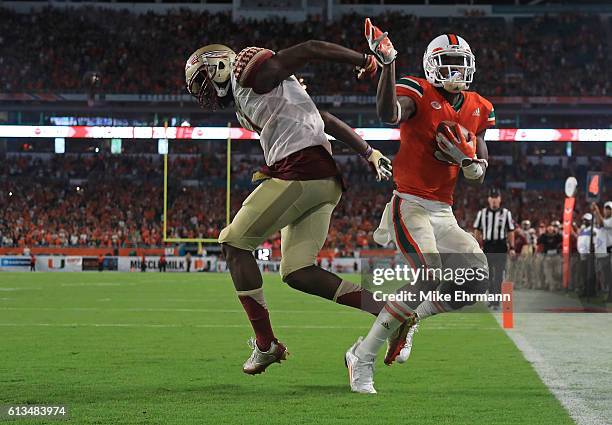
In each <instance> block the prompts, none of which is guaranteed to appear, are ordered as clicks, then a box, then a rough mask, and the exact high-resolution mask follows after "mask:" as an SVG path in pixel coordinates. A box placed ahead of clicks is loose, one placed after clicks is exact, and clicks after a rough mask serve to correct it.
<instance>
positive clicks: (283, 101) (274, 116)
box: [231, 47, 331, 166]
mask: <svg viewBox="0 0 612 425" xmlns="http://www.w3.org/2000/svg"><path fill="white" fill-rule="evenodd" d="M273 54H274V53H273V52H271V51H270V50H267V49H261V48H258V47H247V48H246V49H244V50H242V51H241V52H240V53H238V55H237V56H236V62H235V63H234V69H233V72H232V76H231V82H232V90H233V93H234V100H235V103H236V116H237V117H238V121H239V122H240V124H241V125H242V126H243V127H244V128H246V129H248V130H251V131H256V132H257V133H259V136H260V143H261V147H262V149H263V152H264V157H265V160H266V164H267V165H268V166H271V165H273V164H274V163H275V162H277V161H279V160H281V159H283V158H286V157H287V156H289V155H291V154H292V153H295V152H297V151H300V150H302V149H304V148H307V147H310V146H318V145H321V146H323V147H324V148H325V149H326V150H327V151H328V152H329V153H330V154H331V144H330V143H329V141H328V140H327V136H326V135H325V131H324V127H325V126H324V124H323V120H322V119H321V115H320V114H319V111H318V109H317V107H316V106H315V104H314V102H313V101H312V99H311V98H310V96H309V95H308V93H306V90H304V88H303V87H302V85H301V84H300V83H299V81H298V80H297V78H295V76H293V75H292V76H291V77H289V78H287V79H286V80H284V81H283V82H282V83H281V84H280V85H278V86H276V87H275V88H274V89H272V90H271V91H269V92H268V93H264V94H258V93H256V92H255V91H254V90H253V89H252V88H250V87H249V86H250V82H251V81H252V80H253V78H254V75H255V74H256V73H257V70H258V68H259V66H260V65H261V64H262V63H263V62H265V61H266V60H267V59H269V58H270V57H271V56H272V55H273Z"/></svg>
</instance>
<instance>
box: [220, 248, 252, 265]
mask: <svg viewBox="0 0 612 425" xmlns="http://www.w3.org/2000/svg"><path fill="white" fill-rule="evenodd" d="M221 253H222V254H223V256H224V257H225V261H226V262H227V263H228V264H232V263H233V262H235V261H236V260H237V259H238V258H239V257H240V256H241V255H245V254H246V255H252V254H251V252H250V251H247V250H245V249H242V248H236V247H235V246H231V245H228V244H227V243H222V244H221Z"/></svg>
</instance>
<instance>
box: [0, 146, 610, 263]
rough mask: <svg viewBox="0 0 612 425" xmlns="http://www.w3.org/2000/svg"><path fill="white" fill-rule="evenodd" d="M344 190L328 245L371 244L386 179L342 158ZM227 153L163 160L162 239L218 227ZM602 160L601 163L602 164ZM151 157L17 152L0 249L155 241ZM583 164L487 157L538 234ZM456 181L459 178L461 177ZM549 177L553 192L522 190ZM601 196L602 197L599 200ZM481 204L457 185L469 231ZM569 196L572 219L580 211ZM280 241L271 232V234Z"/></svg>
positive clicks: (239, 179) (157, 206)
mask: <svg viewBox="0 0 612 425" xmlns="http://www.w3.org/2000/svg"><path fill="white" fill-rule="evenodd" d="M232 158H233V161H232V193H231V196H232V214H234V213H235V212H236V211H237V210H238V208H239V207H240V204H241V202H242V200H243V199H244V198H245V197H246V196H247V195H248V193H249V192H250V191H251V190H252V185H251V184H250V178H251V173H252V172H253V171H254V170H255V169H256V167H257V164H258V163H257V162H256V160H255V159H253V157H252V156H249V155H243V156H240V155H238V156H236V157H232ZM339 160H340V161H339V162H340V167H341V170H342V172H343V176H344V178H345V180H346V182H347V183H348V186H349V189H348V191H347V192H346V193H345V194H344V196H343V197H342V200H341V202H340V204H339V205H338V207H337V208H336V210H335V212H334V215H333V219H332V223H331V226H330V231H329V235H328V238H327V242H326V246H325V247H326V248H329V249H334V250H335V251H336V252H337V254H339V255H352V254H353V253H354V252H355V251H356V250H358V249H367V248H377V247H378V246H377V245H376V244H375V243H374V241H373V240H372V232H373V231H374V230H375V228H376V226H377V225H378V222H379V220H380V216H381V214H382V211H383V209H384V206H385V204H386V203H387V202H388V200H389V198H390V194H391V190H392V187H391V184H390V183H386V184H377V183H376V182H375V181H374V180H373V178H372V175H371V173H370V172H369V170H368V168H367V166H366V164H365V163H364V162H363V161H362V160H361V159H360V158H357V157H354V156H340V157H339ZM225 162H226V161H225V156H224V154H216V155H193V154H192V155H177V156H175V157H174V158H173V159H171V160H170V163H169V170H170V174H169V190H168V236H171V237H182V238H210V237H216V236H218V233H219V231H220V229H222V228H223V227H224V225H225V196H226V191H225V173H226V170H225ZM611 165H612V164H610V161H606V162H605V163H599V162H597V160H596V159H593V160H592V161H591V163H590V167H591V168H592V169H600V170H603V171H604V172H606V173H607V175H610V174H612V170H610V169H609V168H610V166H611ZM606 167H608V169H606ZM162 169H163V168H162V163H161V157H160V156H159V155H102V154H98V155H93V154H85V155H74V154H72V155H63V156H59V155H46V156H45V155H23V154H21V155H15V156H12V157H11V158H10V160H9V161H7V164H6V166H5V167H3V169H2V170H1V171H0V204H1V205H3V206H4V207H3V208H2V210H0V246H21V247H25V246H29V247H32V246H77V245H79V246H95V247H109V248H111V247H132V246H159V245H161V243H162V229H161V226H162V211H163V210H162V208H163V189H162V187H163V186H162V184H163V173H162ZM586 171H587V167H586V166H576V165H572V166H570V167H562V166H559V165H557V164H552V165H547V164H538V165H537V166H533V165H532V164H531V165H530V164H529V163H528V162H527V159H526V158H525V157H520V159H516V160H514V161H513V162H512V163H511V164H507V163H506V162H504V161H501V160H492V161H491V164H490V168H489V172H488V176H487V180H488V183H489V184H490V185H496V186H499V187H504V186H505V184H506V183H507V182H515V183H521V182H522V183H525V184H527V182H528V185H527V186H526V187H527V188H526V189H519V188H515V189H509V190H506V191H504V195H503V198H504V199H503V206H504V207H506V208H509V209H510V210H511V211H512V213H513V215H514V217H515V220H516V221H517V223H518V222H520V221H522V220H530V222H531V223H532V224H533V226H534V227H535V229H536V231H537V232H538V234H540V233H542V232H544V231H545V229H546V226H547V225H548V224H550V223H551V222H553V221H556V220H561V215H562V203H563V196H562V194H561V187H562V182H563V180H564V179H565V178H566V177H567V176H569V175H574V176H576V177H577V178H578V179H579V180H581V181H584V179H585V176H586ZM460 182H461V180H460ZM542 182H546V183H547V184H548V186H550V183H551V182H557V183H558V184H557V186H559V187H558V188H556V190H554V191H553V190H551V189H548V190H542V189H540V188H538V189H537V190H536V189H531V190H530V189H529V185H535V186H536V187H538V184H539V183H542ZM605 199H607V198H605ZM485 205H486V190H483V188H480V187H473V186H469V185H465V184H461V183H460V184H459V186H458V189H457V192H456V197H455V207H454V209H455V214H456V216H457V220H458V221H459V224H460V225H462V226H464V227H465V228H471V226H472V223H473V220H474V218H475V216H476V212H477V210H478V209H480V208H482V207H483V206H485ZM588 210H589V206H588V205H587V204H586V202H584V200H583V199H581V198H579V199H578V202H577V217H580V216H581V214H583V213H584V212H587V211H588ZM269 243H270V245H271V246H272V247H279V246H280V239H279V235H275V236H274V237H273V238H271V239H270V241H269Z"/></svg>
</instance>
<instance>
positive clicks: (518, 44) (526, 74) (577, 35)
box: [0, 8, 612, 96]
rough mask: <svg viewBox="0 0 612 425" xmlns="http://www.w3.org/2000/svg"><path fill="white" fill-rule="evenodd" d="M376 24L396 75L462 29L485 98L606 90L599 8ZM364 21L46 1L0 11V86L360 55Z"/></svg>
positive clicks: (172, 81)
mask: <svg viewBox="0 0 612 425" xmlns="http://www.w3.org/2000/svg"><path fill="white" fill-rule="evenodd" d="M375 22H376V24H378V25H379V26H380V27H381V28H384V29H385V30H387V31H389V33H390V36H391V38H392V40H393V41H394V42H395V46H396V48H397V49H398V51H399V53H400V55H399V59H398V61H399V67H398V69H399V70H401V72H403V73H411V74H420V73H421V57H422V52H423V51H424V49H425V46H426V44H427V43H428V42H429V40H431V39H432V38H433V37H434V36H435V35H438V34H440V33H444V32H456V33H458V34H461V33H462V32H464V33H469V34H470V36H469V37H468V38H469V40H468V42H469V43H470V44H471V46H472V48H473V50H474V52H475V54H476V57H477V66H478V71H477V78H476V82H475V84H474V86H473V87H474V88H475V89H476V90H478V91H479V92H481V93H483V94H484V95H487V96H494V95H513V96H518V95H529V96H538V95H544V96H551V95H559V96H605V95H608V94H610V92H611V89H612V70H611V68H610V67H609V66H607V57H608V53H609V51H610V45H609V43H610V42H609V40H610V37H609V34H607V32H606V29H605V27H606V25H608V26H609V21H602V20H601V19H600V18H599V17H597V16H595V15H593V16H591V15H580V14H564V15H555V16H538V17H530V18H514V19H513V20H511V21H506V20H504V19H503V18H486V17H466V18H460V19H454V20H451V19H446V18H417V17H415V16H410V15H402V14H398V13H393V14H387V15H384V16H379V17H376V19H375ZM362 25H363V18H362V17H360V16H357V15H350V14H349V15H345V16H343V17H342V18H341V19H340V20H339V21H336V22H332V23H328V22H325V21H323V20H322V19H321V18H320V17H317V16H313V17H310V18H309V19H308V20H307V21H305V22H303V23H288V22H286V21H283V20H279V19H274V20H267V21H259V22H255V21H246V20H242V21H239V22H232V20H231V17H230V15H229V14H226V13H219V14H210V13H208V12H194V11H188V10H176V11H172V12H169V13H167V14H153V13H147V14H143V15H135V14H132V13H129V12H127V11H122V12H118V11H105V12H104V13H97V12H96V10H95V9H89V8H77V9H59V8H47V9H43V10H40V11H38V12H36V13H31V14H17V13H15V12H13V11H11V10H8V9H2V8H0V66H1V67H2V70H3V71H2V73H0V92H49V91H51V92H53V91H55V92H74V91H80V92H82V91H83V77H84V75H85V74H86V73H88V72H92V71H93V72H98V73H99V74H100V75H101V77H102V78H101V83H100V84H101V86H100V90H101V91H103V92H106V93H164V94H171V93H173V94H174V93H179V94H180V93H184V92H185V91H184V88H183V87H184V81H183V72H182V70H183V67H184V62H185V60H186V58H187V57H188V56H189V54H190V53H191V52H192V51H193V50H195V49H196V48H197V47H198V46H200V45H201V44H205V43H211V42H220V43H224V44H227V45H229V46H231V47H232V48H234V49H235V50H239V49H241V48H244V47H246V46H250V45H258V46H265V47H268V48H271V49H273V50H278V49H282V48H284V47H288V46H290V45H293V44H296V43H299V42H301V41H305V40H307V39H313V38H314V39H322V40H327V41H333V42H337V43H340V44H342V45H345V46H348V47H352V48H354V49H357V50H364V51H365V50H366V48H367V46H366V45H365V42H364V40H363V30H362ZM475 27H477V28H478V31H474V30H473V28H475ZM462 30H463V31H462ZM543 52H546V53H547V54H543ZM160 57H161V58H163V59H162V60H152V58H160ZM314 70H316V74H315V72H314ZM41 73H44V78H41ZM350 73H351V70H350V69H349V68H348V67H347V69H346V75H338V71H337V68H336V67H334V66H332V65H324V64H317V65H313V66H311V67H309V68H307V69H306V70H304V72H302V73H301V76H302V77H304V78H305V83H306V84H307V86H308V88H309V90H310V91H311V92H312V93H315V94H336V93H338V94H340V93H359V92H371V90H372V84H371V83H370V82H360V83H356V82H355V81H354V79H353V78H348V76H349V75H350ZM560 75H563V78H559V77H558V76H560Z"/></svg>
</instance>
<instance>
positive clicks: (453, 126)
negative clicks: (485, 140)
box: [434, 121, 476, 165]
mask: <svg viewBox="0 0 612 425" xmlns="http://www.w3.org/2000/svg"><path fill="white" fill-rule="evenodd" d="M457 125H458V126H459V129H460V130H461V133H463V136H464V137H465V139H466V140H468V145H470V146H471V147H472V155H471V156H472V157H474V156H475V155H476V140H475V139H474V138H473V137H471V136H470V132H469V130H468V129H467V128H465V127H463V126H462V125H461V124H457V123H456V122H454V121H441V122H440V124H438V127H437V128H436V139H437V137H438V135H442V136H444V137H446V138H447V139H449V140H450V139H451V136H454V137H455V138H457V139H459V134H457ZM434 145H435V150H434V156H435V157H436V159H438V160H440V161H444V162H448V163H451V164H456V165H459V164H457V162H456V161H455V160H454V159H453V158H451V157H450V156H448V155H447V154H445V153H444V152H442V151H441V150H440V149H439V148H438V144H437V142H436V140H434ZM468 156H470V155H468Z"/></svg>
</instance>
